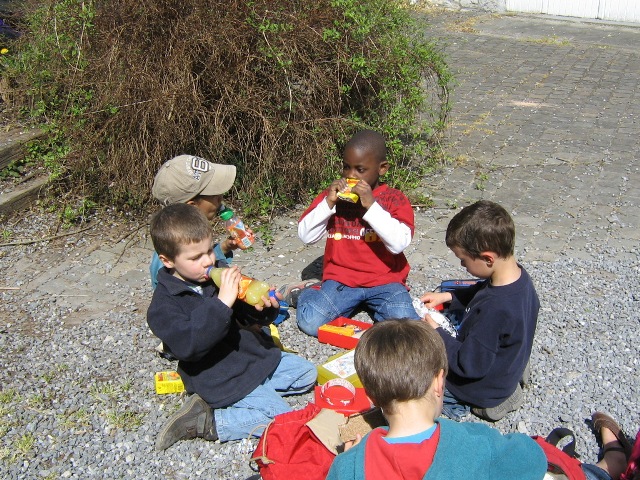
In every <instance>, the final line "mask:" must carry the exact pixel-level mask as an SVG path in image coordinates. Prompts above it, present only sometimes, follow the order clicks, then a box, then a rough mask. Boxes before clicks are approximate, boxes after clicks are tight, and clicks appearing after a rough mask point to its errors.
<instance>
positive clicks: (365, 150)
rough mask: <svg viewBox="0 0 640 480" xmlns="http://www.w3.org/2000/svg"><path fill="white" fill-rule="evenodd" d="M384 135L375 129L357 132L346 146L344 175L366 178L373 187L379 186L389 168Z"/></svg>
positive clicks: (345, 176) (346, 176)
mask: <svg viewBox="0 0 640 480" xmlns="http://www.w3.org/2000/svg"><path fill="white" fill-rule="evenodd" d="M386 158H387V147H386V146H385V143H384V137H383V136H382V135H380V134H379V133H378V132H374V131H373V130H361V131H359V132H357V133H356V134H355V135H354V136H353V137H351V140H349V141H348V142H347V144H346V145H345V147H344V152H343V155H342V176H343V177H344V178H357V179H358V180H364V181H365V182H367V183H368V184H369V185H370V186H371V188H372V189H373V188H375V187H377V186H378V180H379V178H380V177H381V176H382V175H384V174H385V173H387V170H389V163H388V162H387V160H386Z"/></svg>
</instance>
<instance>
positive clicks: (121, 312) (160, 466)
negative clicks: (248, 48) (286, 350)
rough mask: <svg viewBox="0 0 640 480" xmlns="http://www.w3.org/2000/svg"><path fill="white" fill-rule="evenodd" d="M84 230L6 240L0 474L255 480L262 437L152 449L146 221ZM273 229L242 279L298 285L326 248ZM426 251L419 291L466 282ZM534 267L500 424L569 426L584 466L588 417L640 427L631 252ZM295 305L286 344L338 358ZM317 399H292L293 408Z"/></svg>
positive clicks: (638, 297) (282, 222) (288, 223)
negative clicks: (253, 457)
mask: <svg viewBox="0 0 640 480" xmlns="http://www.w3.org/2000/svg"><path fill="white" fill-rule="evenodd" d="M432 214H433V212H427V211H424V212H420V211H418V212H417V213H416V220H417V231H422V232H424V231H425V229H426V228H428V225H429V224H430V222H431V218H432V217H431V216H432ZM448 214H449V213H447V215H448ZM26 219H28V221H25V220H26ZM57 224H58V220H57V218H56V217H55V216H53V215H52V214H47V213H44V212H42V211H38V210H34V211H33V212H30V213H28V214H27V215H25V216H24V217H21V218H15V219H11V220H6V219H5V220H4V221H3V223H2V224H0V225H1V227H0V229H2V230H3V231H11V236H10V238H8V239H7V241H8V242H18V241H19V240H21V239H34V238H35V239H37V238H42V237H45V236H48V235H52V234H54V233H56V232H58V233H59V232H60V231H59V230H57V229H56V227H57ZM91 225H92V228H90V229H89V230H86V231H84V232H82V233H80V234H78V235H68V236H65V237H62V238H58V239H56V240H52V241H49V242H40V243H35V244H27V245H8V246H2V247H0V268H1V269H2V271H3V272H4V276H3V280H2V283H1V284H0V287H2V290H0V298H1V306H0V358H2V367H3V368H2V369H0V382H1V383H0V384H1V389H2V390H1V392H0V411H1V412H2V415H1V417H0V418H1V420H0V464H1V467H0V468H1V469H2V471H4V472H5V473H4V474H3V477H4V478H16V479H17V478H21V479H22V478H24V479H36V478H39V479H42V478H48V479H54V478H78V479H87V478H119V479H120V478H122V479H125V478H126V479H128V478H144V479H154V478H170V479H173V478H176V479H177V478H209V479H232V478H240V479H247V478H250V477H252V476H253V475H255V472H254V471H252V469H251V468H250V465H249V456H250V454H251V452H252V451H253V449H254V448H255V444H256V440H255V439H249V440H244V441H238V442H229V443H225V444H220V443H218V442H215V443H211V442H206V441H203V440H200V439H197V440H192V441H184V442H179V443H177V444H176V445H174V446H172V447H171V448H169V449H168V450H167V451H165V452H160V453H159V452H156V451H155V450H154V439H155V435H156V433H157V432H158V430H159V429H160V428H161V426H162V424H163V423H164V422H165V420H166V419H167V417H168V416H169V415H170V414H171V413H172V412H174V411H175V410H176V409H177V408H179V406H180V404H181V402H182V401H183V399H182V398H181V397H180V396H179V395H156V394H155V392H154V390H153V373H154V372H157V371H161V370H170V369H173V368H174V367H175V364H174V363H172V362H169V361H167V360H164V359H161V358H159V357H158V356H156V355H155V354H154V352H153V348H154V347H155V345H156V344H157V340H156V339H155V338H154V337H153V335H152V334H151V333H150V331H149V329H148V327H147V325H146V321H145V312H146V307H147V305H148V302H149V298H150V293H151V290H150V287H149V285H148V279H147V278H146V277H147V272H146V268H147V265H148V259H149V256H150V252H151V248H150V245H149V241H148V239H147V238H146V229H145V228H144V225H138V224H136V223H135V221H132V220H129V221H127V220H126V219H122V218H109V217H108V216H104V217H102V218H95V219H92V223H91ZM73 230H74V228H72V229H71V231H73ZM273 231H274V237H273V244H272V245H271V246H270V247H266V246H265V245H264V244H263V243H262V242H260V241H259V242H258V244H257V246H256V248H255V250H254V252H250V253H242V254H240V255H239V256H238V257H237V259H236V261H237V263H238V264H240V265H244V266H245V267H244V268H245V270H246V271H247V273H250V274H253V275H254V276H256V277H260V278H264V279H267V280H269V281H270V282H272V283H274V284H280V283H282V282H283V281H284V280H285V279H286V278H293V279H295V278H297V279H299V278H300V276H301V272H302V276H303V278H308V277H311V276H313V275H314V274H317V273H318V272H317V265H318V262H317V256H318V254H319V253H321V252H322V246H321V245H320V246H316V247H303V246H302V244H301V243H300V242H299V240H297V237H296V232H295V217H293V216H292V217H282V218H279V219H278V220H276V221H275V222H274V230H273ZM43 232H44V234H43ZM62 233H65V232H64V231H63V232H62ZM67 233H68V232H67ZM419 249H420V241H419V240H418V247H416V249H415V252H416V253H415V255H414V254H410V261H412V264H413V267H414V268H413V270H412V273H411V275H410V283H411V285H412V287H413V292H414V293H416V295H417V294H419V293H421V292H423V291H425V290H427V289H433V288H434V287H435V286H436V285H437V284H438V282H439V279H441V278H442V279H444V278H460V277H462V278H464V277H466V275H465V272H463V271H462V270H461V269H460V268H459V267H457V266H456V264H454V263H453V262H452V257H442V258H437V256H436V257H433V256H432V257H430V258H431V260H432V261H430V262H428V263H429V265H426V263H427V262H424V263H419V264H417V263H415V262H413V260H412V259H415V258H424V257H418V256H417V251H418V250H419ZM110 250H116V251H117V252H118V251H119V252H120V253H118V255H116V257H115V260H110V261H109V262H105V261H103V260H102V259H103V258H104V257H101V256H100V255H104V254H105V252H107V251H110ZM585 256H586V257H588V258H587V259H585V258H584V257H585ZM96 259H98V260H99V261H98V260H96ZM525 267H526V268H527V270H528V271H529V272H530V274H531V275H532V277H533V279H534V281H535V283H536V286H537V289H538V293H539V295H540V299H541V303H542V308H541V311H540V317H539V326H538V330H537V336H536V340H535V345H534V349H533V356H532V361H531V364H532V383H531V385H530V386H529V387H528V388H527V389H526V397H525V398H526V399H525V404H524V406H523V407H522V409H521V410H519V411H518V412H515V413H512V414H510V415H508V416H507V417H506V418H505V419H503V420H501V421H500V422H498V423H497V424H495V426H496V428H498V429H500V430H501V431H503V432H510V431H520V432H524V433H527V434H532V435H533V434H546V433H548V432H549V431H550V430H551V429H552V428H554V427H557V426H561V425H562V426H568V427H570V428H572V429H574V430H575V431H576V434H577V437H578V451H579V453H580V454H582V459H583V460H584V461H595V460H596V455H597V453H598V447H597V444H596V440H595V437H594V435H593V433H592V431H591V430H590V427H589V425H588V424H587V423H586V422H585V420H586V419H587V418H589V416H590V414H591V412H592V411H594V410H596V409H603V410H606V411H608V412H610V413H611V414H613V415H614V416H615V417H616V418H617V419H619V420H620V423H621V424H622V426H623V427H624V428H625V429H626V431H627V433H629V434H630V435H631V434H635V432H636V431H637V429H638V417H637V400H638V393H639V385H640V375H638V373H639V355H638V345H639V344H640V338H639V329H638V324H639V321H638V320H639V315H638V306H639V303H638V302H639V301H640V294H638V289H637V286H636V281H637V280H638V277H639V273H640V272H639V270H640V258H639V255H638V251H637V249H636V250H635V251H632V252H617V251H615V250H611V249H608V248H606V246H594V247H589V246H588V247H587V248H586V249H585V250H583V251H582V252H581V255H580V259H578V258H572V257H570V256H561V258H560V259H559V260H557V261H553V262H539V261H534V262H531V263H525ZM119 269H120V270H119ZM78 271H82V272H83V273H82V275H79V274H78V273H77V272H78ZM118 271H120V273H117V274H116V273H115V272H118ZM268 272H269V273H268ZM114 277H115V280H114ZM65 282H67V283H65ZM68 285H71V290H69V286H68ZM47 287H50V288H51V289H54V291H48V289H47ZM74 288H75V289H76V290H73V289H74ZM74 291H75V295H74ZM79 292H89V293H79ZM114 299H115V300H114ZM101 301H103V302H106V303H100V302H101ZM291 313H292V317H291V318H290V319H288V320H286V321H285V322H284V323H283V324H281V326H280V327H279V328H280V334H281V338H282V340H283V343H284V344H285V345H287V346H289V347H291V348H293V349H295V350H297V351H298V352H299V353H300V354H301V355H303V356H304V357H305V358H307V359H309V360H310V361H312V362H314V363H316V364H320V363H323V362H324V361H325V360H326V358H327V357H328V356H330V355H332V354H334V353H336V352H338V351H341V350H339V349H336V348H334V347H331V346H328V345H323V344H319V343H318V342H317V341H316V340H315V339H313V338H310V337H307V336H305V335H304V334H302V333H301V332H300V331H298V329H297V328H296V326H295V311H294V310H291ZM310 399H311V396H310V395H304V396H300V397H290V398H289V401H290V403H291V405H292V406H294V407H300V406H303V405H305V404H306V402H307V401H309V400H310ZM469 421H480V420H477V419H475V418H470V419H469Z"/></svg>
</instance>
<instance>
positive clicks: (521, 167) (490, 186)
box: [416, 12, 640, 261]
mask: <svg viewBox="0 0 640 480" xmlns="http://www.w3.org/2000/svg"><path fill="white" fill-rule="evenodd" d="M433 33H434V34H435V35H437V36H438V37H440V38H441V39H442V41H443V42H444V43H445V45H446V46H445V51H446V54H447V56H448V62H449V65H450V67H451V69H452V70H453V71H454V72H456V79H457V82H458V85H457V86H456V87H455V88H454V90H453V95H452V98H453V110H452V112H451V122H452V124H451V129H450V132H449V135H448V137H449V142H450V144H451V146H450V154H451V156H452V157H453V158H454V159H455V163H456V166H455V168H451V169H449V171H448V173H447V174H445V175H444V176H438V177H436V178H433V179H432V180H430V181H429V182H428V184H429V186H428V188H427V190H426V191H427V193H429V192H431V193H433V194H434V196H435V198H436V199H437V203H438V206H439V207H447V206H450V205H457V206H464V205H466V204H468V203H469V202H471V201H474V200H476V199H479V198H486V199H491V200H494V201H497V202H499V203H501V204H503V205H505V206H506V207H507V208H508V210H509V211H510V212H512V214H513V215H514V219H515V221H516V224H517V227H518V242H517V244H518V245H517V250H518V252H517V254H518V256H519V258H522V259H524V260H527V261H535V260H543V261H548V260H549V261H550V260H554V259H556V258H558V257H559V256H560V255H565V254H566V255H569V256H572V257H581V256H587V257H588V256H590V255H591V253H590V250H591V247H592V246H594V245H608V246H610V247H611V248H615V249H619V252H620V255H624V252H625V251H629V250H637V248H638V239H639V237H640V228H639V226H640V209H639V208H638V207H639V204H640V194H639V189H638V185H639V184H640V166H639V163H638V157H639V156H640V140H639V139H640V135H639V133H640V49H639V48H638V45H640V28H633V27H629V26H624V25H611V24H604V23H597V22H580V21H571V20H566V19H556V18H549V17H546V18H544V17H539V16H527V15H518V16H512V15H509V16H497V15H489V14H480V13H477V12H476V13H473V12H468V13H456V14H451V13H450V14H445V15H442V16H440V17H437V18H436V19H435V20H434V22H433ZM437 212H439V214H440V215H439V214H438V213H436V214H435V215H432V213H430V212H427V213H426V216H427V217H432V224H433V226H434V228H436V229H437V234H436V235H435V237H434V235H433V230H430V229H428V228H427V229H426V230H425V231H424V234H423V236H422V242H421V243H420V242H419V243H418V245H416V250H417V251H423V252H426V251H427V250H431V251H436V253H437V254H440V253H441V250H440V246H441V243H442V239H443V236H444V229H445V228H446V224H447V222H448V220H449V219H450V217H451V215H450V214H448V213H446V212H444V211H443V210H438V211H437ZM429 237H430V238H435V240H436V242H435V243H433V242H431V241H430V240H429ZM438 242H439V243H438ZM424 244H426V245H427V246H428V248H427V249H425V248H424ZM418 256H419V255H418Z"/></svg>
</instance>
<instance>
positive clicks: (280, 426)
mask: <svg viewBox="0 0 640 480" xmlns="http://www.w3.org/2000/svg"><path fill="white" fill-rule="evenodd" d="M320 410H321V409H320V407H318V406H317V405H315V404H314V403H309V404H308V405H307V406H306V407H305V408H303V409H302V410H293V411H292V412H287V413H283V414H280V415H276V416H275V418H274V419H273V421H272V422H271V423H270V424H269V425H268V426H267V428H266V429H265V431H264V433H263V434H262V436H261V437H260V440H259V441H258V446H257V447H256V449H255V451H254V452H253V455H252V456H251V461H252V462H255V463H256V464H257V465H258V469H259V471H260V476H261V477H262V478H263V479H264V480H291V479H298V478H300V479H305V480H324V478H325V477H326V476H327V473H329V467H330V466H331V463H332V462H333V459H334V458H335V454H333V453H331V452H330V451H329V450H328V449H327V447H325V446H324V445H323V444H322V442H321V441H320V440H318V438H317V437H316V436H315V435H314V433H313V432H312V431H311V429H310V428H309V427H308V426H307V422H308V421H310V420H311V419H313V418H314V417H315V416H316V415H317V414H318V413H319V412H320Z"/></svg>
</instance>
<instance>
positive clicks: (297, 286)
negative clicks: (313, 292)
mask: <svg viewBox="0 0 640 480" xmlns="http://www.w3.org/2000/svg"><path fill="white" fill-rule="evenodd" d="M320 285H322V281H321V280H318V279H313V280H305V281H304V282H300V283H285V284H284V285H282V286H281V287H280V288H279V289H278V292H279V293H280V295H282V298H283V300H284V301H285V302H287V303H288V304H289V305H290V306H291V307H293V308H297V307H298V297H299V296H300V294H301V293H302V291H303V290H304V289H306V288H320Z"/></svg>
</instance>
